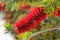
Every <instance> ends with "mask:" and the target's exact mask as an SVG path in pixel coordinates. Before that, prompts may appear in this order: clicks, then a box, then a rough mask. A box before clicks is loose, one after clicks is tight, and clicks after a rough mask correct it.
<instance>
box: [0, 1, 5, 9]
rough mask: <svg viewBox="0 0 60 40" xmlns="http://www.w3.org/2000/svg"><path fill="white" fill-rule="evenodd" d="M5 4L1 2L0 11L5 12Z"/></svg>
mask: <svg viewBox="0 0 60 40" xmlns="http://www.w3.org/2000/svg"><path fill="white" fill-rule="evenodd" d="M4 7H5V4H4V3H2V2H0V10H4Z"/></svg>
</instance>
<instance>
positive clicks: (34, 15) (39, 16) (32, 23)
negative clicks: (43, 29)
mask: <svg viewBox="0 0 60 40" xmlns="http://www.w3.org/2000/svg"><path fill="white" fill-rule="evenodd" d="M45 18H46V14H45V12H44V10H43V9H42V8H40V7H35V8H33V9H32V10H31V11H30V12H29V13H28V14H27V15H26V17H24V18H23V19H22V20H19V21H17V22H15V23H14V24H13V25H12V26H13V27H14V29H15V31H16V33H17V34H19V33H23V32H26V31H30V30H31V29H33V28H36V27H37V26H36V25H37V24H38V23H40V22H41V21H43V20H44V19H45Z"/></svg>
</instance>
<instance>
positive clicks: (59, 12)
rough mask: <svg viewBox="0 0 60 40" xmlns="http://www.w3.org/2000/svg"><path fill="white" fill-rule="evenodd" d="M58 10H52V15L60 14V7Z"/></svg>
mask: <svg viewBox="0 0 60 40" xmlns="http://www.w3.org/2000/svg"><path fill="white" fill-rule="evenodd" d="M57 11H58V12H57V13H56V12H55V11H54V10H53V11H52V15H53V16H60V7H57Z"/></svg>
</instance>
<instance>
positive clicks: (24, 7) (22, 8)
mask: <svg viewBox="0 0 60 40" xmlns="http://www.w3.org/2000/svg"><path fill="white" fill-rule="evenodd" d="M18 9H19V10H29V9H30V5H29V4H26V5H20V4H19V5H18Z"/></svg>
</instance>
